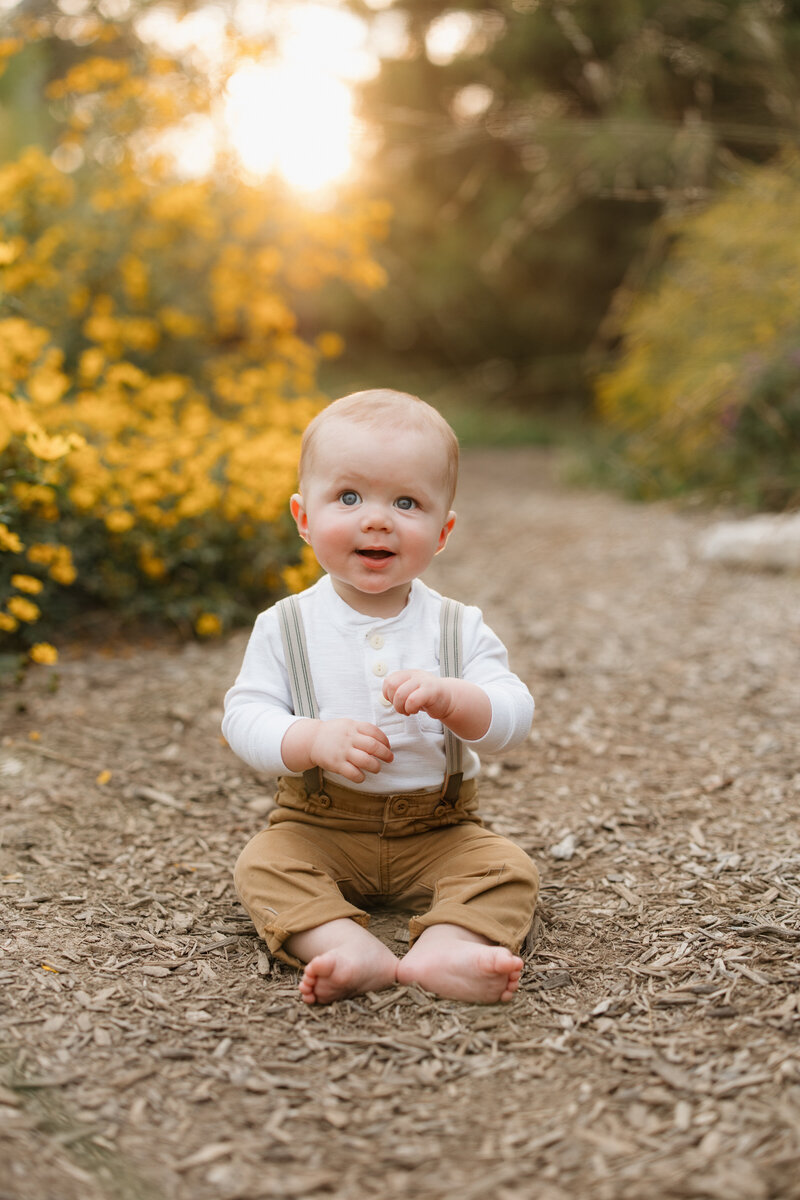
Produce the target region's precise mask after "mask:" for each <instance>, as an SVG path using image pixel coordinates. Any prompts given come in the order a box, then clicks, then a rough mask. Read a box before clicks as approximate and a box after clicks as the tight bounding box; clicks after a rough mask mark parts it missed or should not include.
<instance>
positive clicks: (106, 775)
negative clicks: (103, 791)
mask: <svg viewBox="0 0 800 1200" xmlns="http://www.w3.org/2000/svg"><path fill="white" fill-rule="evenodd" d="M110 779H111V772H110V771H109V770H108V768H106V770H105V771H101V772H100V774H99V775H98V776H97V778H96V779H95V783H99V784H100V787H103V786H104V784H106V783H108V782H109V780H110Z"/></svg>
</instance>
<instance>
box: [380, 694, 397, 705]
mask: <svg viewBox="0 0 800 1200" xmlns="http://www.w3.org/2000/svg"><path fill="white" fill-rule="evenodd" d="M380 701H381V704H382V705H383V707H384V708H393V707H394V706H393V704H392V702H391V700H390V699H389V697H388V696H384V694H383V692H381V695H380Z"/></svg>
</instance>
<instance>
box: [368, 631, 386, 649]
mask: <svg viewBox="0 0 800 1200" xmlns="http://www.w3.org/2000/svg"><path fill="white" fill-rule="evenodd" d="M383 641H384V639H383V634H382V633H371V634H370V635H369V644H370V646H372V649H373V650H382V649H383Z"/></svg>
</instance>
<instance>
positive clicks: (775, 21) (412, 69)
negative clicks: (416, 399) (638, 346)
mask: <svg viewBox="0 0 800 1200" xmlns="http://www.w3.org/2000/svg"><path fill="white" fill-rule="evenodd" d="M350 6H351V7H352V8H353V9H354V11H356V12H358V13H359V14H360V15H361V16H362V17H363V18H364V19H365V20H367V21H368V22H369V23H370V26H371V30H372V37H373V43H374V45H375V47H376V48H378V49H379V50H380V52H381V55H382V68H381V71H380V73H379V75H378V76H377V77H376V78H375V79H374V80H373V81H371V82H370V83H368V84H366V85H365V86H364V88H363V92H362V109H361V111H362V117H363V120H364V121H365V122H366V125H367V128H368V130H369V135H370V137H371V139H372V140H373V142H374V153H373V154H372V157H371V160H370V165H369V172H368V179H367V184H366V186H367V188H368V191H369V192H370V193H371V194H375V195H383V196H386V197H388V198H389V199H390V200H391V201H392V203H393V204H394V207H395V220H394V227H393V232H392V235H391V237H390V239H389V241H388V242H387V244H386V246H385V247H384V250H383V262H384V264H385V265H386V267H387V269H388V274H389V279H390V285H389V287H388V288H387V289H386V290H385V291H384V292H383V293H381V294H379V295H376V296H375V297H374V298H370V300H369V302H368V305H367V304H361V305H360V306H359V307H358V309H357V310H356V311H351V316H350V323H351V330H352V332H353V333H355V334H356V335H358V336H359V337H360V338H361V339H362V340H363V342H364V343H367V342H368V341H369V340H371V339H372V340H374V339H375V338H380V339H382V341H383V343H384V345H385V346H386V347H387V348H389V350H390V351H392V352H394V353H398V352H402V353H411V354H414V355H430V356H433V357H434V358H437V359H439V360H440V361H441V360H444V361H451V362H456V363H462V364H463V363H465V362H466V363H478V362H481V361H485V360H496V359H500V360H503V361H501V363H500V364H497V365H498V369H497V370H495V371H494V378H496V380H498V381H500V385H501V386H502V387H503V388H504V389H505V390H507V391H510V392H511V393H512V394H513V393H514V391H516V392H518V393H519V394H520V395H521V396H530V394H531V392H532V391H533V392H534V393H539V395H540V396H544V397H555V396H558V395H559V394H562V395H563V394H564V393H569V392H572V391H574V389H575V388H576V387H580V386H581V379H582V370H583V366H584V356H585V353H586V351H587V348H589V347H591V346H592V345H593V344H594V345H595V347H597V346H598V345H599V344H600V343H602V342H603V340H604V339H605V338H606V337H607V336H608V335H609V332H611V333H612V334H613V329H614V328H615V326H614V319H615V317H616V315H617V313H616V310H614V311H612V314H611V320H608V319H607V320H606V323H605V325H604V324H603V321H604V318H607V317H608V310H609V303H610V300H611V297H612V295H614V293H615V290H616V289H618V287H619V285H620V283H621V282H622V281H623V280H624V279H625V278H626V274H627V273H628V272H629V271H630V270H631V268H632V264H641V262H642V260H643V251H644V250H645V249H646V248H647V246H648V241H649V238H650V233H651V230H652V229H653V227H654V222H655V220H656V218H657V217H659V216H660V215H661V214H662V213H664V212H665V211H667V212H673V211H675V210H676V209H678V210H680V209H684V208H686V207H687V206H691V205H694V204H697V203H698V202H702V201H704V200H706V199H707V198H708V196H709V194H710V192H711V191H712V190H713V189H714V187H715V186H716V184H717V182H718V180H719V179H720V178H721V177H725V176H726V174H727V173H728V172H729V169H730V166H731V163H732V161H733V158H734V156H737V157H740V158H745V159H749V160H751V161H762V160H766V159H768V158H769V157H770V156H772V155H773V154H774V153H775V151H776V149H777V148H778V147H780V146H781V145H782V144H785V143H786V141H787V140H794V139H795V138H796V135H797V129H798V71H797V67H798V56H799V54H800V13H798V11H797V8H796V6H794V5H789V4H786V3H781V2H780V0H727V2H726V3H718V2H716V0H617V3H615V4H613V5H608V4H605V3H601V2H600V0H503V2H501V3H497V4H493V5H489V4H486V3H482V2H481V0H463V2H459V3H457V5H456V6H449V5H443V4H441V3H437V2H434V0H395V2H394V3H388V4H387V2H386V0H350ZM646 259H647V256H646V255H645V256H644V261H645V262H646ZM636 269H637V270H638V267H637V268H636ZM637 282H638V277H637V278H635V279H633V280H631V283H632V286H633V289H634V290H635V285H636V283H637ZM629 290H630V289H627V288H623V289H622V291H620V292H618V293H617V300H616V306H617V308H618V307H619V306H620V304H624V302H625V297H626V296H627V295H628V293H629ZM335 303H336V306H337V311H341V306H342V305H343V304H344V305H345V306H346V305H347V304H348V303H349V304H351V305H352V301H347V300H345V299H344V298H343V297H342V295H341V294H340V293H337V294H336V296H335ZM490 374H491V372H490ZM515 379H516V384H514V382H513V381H514V380H515Z"/></svg>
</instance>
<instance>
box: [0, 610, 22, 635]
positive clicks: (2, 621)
mask: <svg viewBox="0 0 800 1200" xmlns="http://www.w3.org/2000/svg"><path fill="white" fill-rule="evenodd" d="M15 629H19V621H18V620H17V619H16V618H15V617H10V616H9V615H8V613H4V612H0V630H2V631H3V633H13V632H14V630H15Z"/></svg>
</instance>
